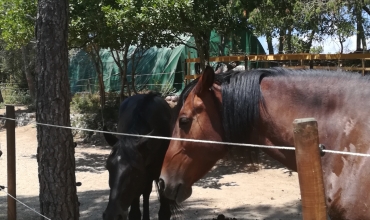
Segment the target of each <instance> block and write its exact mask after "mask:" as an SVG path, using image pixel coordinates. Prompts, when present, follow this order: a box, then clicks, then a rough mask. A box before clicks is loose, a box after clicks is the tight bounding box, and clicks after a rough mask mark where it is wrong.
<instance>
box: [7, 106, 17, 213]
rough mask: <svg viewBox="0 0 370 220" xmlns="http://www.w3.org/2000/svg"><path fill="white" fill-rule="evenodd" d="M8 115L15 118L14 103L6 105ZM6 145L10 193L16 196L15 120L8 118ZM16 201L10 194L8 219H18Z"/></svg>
mask: <svg viewBox="0 0 370 220" xmlns="http://www.w3.org/2000/svg"><path fill="white" fill-rule="evenodd" d="M6 117H7V118H12V119H15V111H14V106H13V105H7V106H6ZM6 145H7V161H8V164H7V165H8V167H7V168H8V193H9V194H10V195H12V196H13V197H14V198H16V167H15V121H14V120H6ZM16 205H17V204H16V201H15V200H14V199H13V198H11V197H10V196H8V220H16V219H17V206H16Z"/></svg>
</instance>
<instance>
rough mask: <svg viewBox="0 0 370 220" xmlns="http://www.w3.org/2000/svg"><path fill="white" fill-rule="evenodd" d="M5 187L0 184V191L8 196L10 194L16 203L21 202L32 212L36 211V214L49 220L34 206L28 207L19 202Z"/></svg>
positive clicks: (48, 219)
mask: <svg viewBox="0 0 370 220" xmlns="http://www.w3.org/2000/svg"><path fill="white" fill-rule="evenodd" d="M5 188H6V187H4V186H0V191H1V192H4V193H5V194H7V195H8V196H10V197H11V198H12V199H14V200H15V201H17V202H18V203H20V204H22V205H23V206H24V207H26V208H28V209H29V210H31V211H33V212H34V213H36V214H37V215H39V216H41V217H43V218H45V219H47V220H51V219H50V218H48V217H46V216H45V215H43V214H41V213H39V212H37V211H36V209H34V208H31V207H29V206H28V205H26V204H25V203H23V202H21V201H20V200H19V199H17V198H15V197H14V196H12V195H10V194H9V193H8V192H7V191H5Z"/></svg>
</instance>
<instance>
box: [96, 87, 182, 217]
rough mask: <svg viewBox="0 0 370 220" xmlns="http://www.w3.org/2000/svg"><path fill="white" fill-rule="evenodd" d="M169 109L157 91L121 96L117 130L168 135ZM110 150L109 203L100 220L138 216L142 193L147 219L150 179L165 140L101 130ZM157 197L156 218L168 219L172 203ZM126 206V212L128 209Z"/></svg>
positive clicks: (158, 164) (159, 162)
mask: <svg viewBox="0 0 370 220" xmlns="http://www.w3.org/2000/svg"><path fill="white" fill-rule="evenodd" d="M171 118H172V111H171V108H170V107H169V105H168V103H167V102H166V101H165V100H164V99H162V98H161V97H160V96H159V95H158V94H155V93H149V94H145V95H144V94H140V95H135V96H132V97H129V98H127V99H125V100H124V101H123V102H122V103H121V106H120V109H119V120H118V129H117V130H118V132H120V133H130V134H140V135H148V134H150V135H155V136H165V137H169V136H171V130H172V129H171ZM104 137H105V139H106V141H107V142H108V144H109V145H111V146H113V149H112V151H111V153H110V155H109V157H108V159H107V162H106V168H107V169H108V171H109V187H110V195H109V203H108V206H107V208H106V210H105V211H104V214H103V219H104V220H108V219H109V220H116V219H120V220H121V219H122V220H124V219H127V215H128V218H129V219H130V220H139V219H141V212H140V196H141V195H143V220H149V219H150V217H149V196H150V193H151V191H152V184H153V180H154V181H156V185H157V186H158V178H159V174H160V171H161V167H162V162H163V159H164V155H165V153H166V151H167V148H168V145H169V141H168V140H163V139H152V138H142V137H140V138H139V137H130V136H124V135H122V136H119V137H118V138H117V137H115V136H114V135H111V134H106V133H104ZM159 197H160V204H161V205H160V210H159V212H158V217H159V219H161V220H162V219H163V220H169V219H170V217H171V210H170V209H171V208H172V209H174V210H175V211H177V210H176V209H177V208H178V207H177V206H176V205H175V204H171V205H170V201H169V200H168V199H166V198H165V197H162V196H161V195H159ZM129 207H130V211H129V212H128V209H129Z"/></svg>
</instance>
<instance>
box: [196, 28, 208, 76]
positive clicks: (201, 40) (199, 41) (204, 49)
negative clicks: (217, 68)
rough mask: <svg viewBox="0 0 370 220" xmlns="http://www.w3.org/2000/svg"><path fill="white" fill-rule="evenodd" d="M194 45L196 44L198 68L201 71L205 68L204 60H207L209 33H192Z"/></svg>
mask: <svg viewBox="0 0 370 220" xmlns="http://www.w3.org/2000/svg"><path fill="white" fill-rule="evenodd" d="M193 36H194V40H195V45H196V46H197V53H198V56H199V58H200V68H201V69H202V71H203V70H204V69H205V68H206V61H207V62H208V61H209V37H210V33H208V32H203V33H194V34H193Z"/></svg>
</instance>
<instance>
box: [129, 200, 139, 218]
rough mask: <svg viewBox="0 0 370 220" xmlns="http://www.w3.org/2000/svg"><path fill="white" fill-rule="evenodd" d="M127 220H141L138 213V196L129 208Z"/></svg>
mask: <svg viewBox="0 0 370 220" xmlns="http://www.w3.org/2000/svg"><path fill="white" fill-rule="evenodd" d="M128 219H129V220H139V219H141V212H140V196H139V197H137V198H135V199H134V200H133V201H132V203H131V206H130V213H129V214H128Z"/></svg>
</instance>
